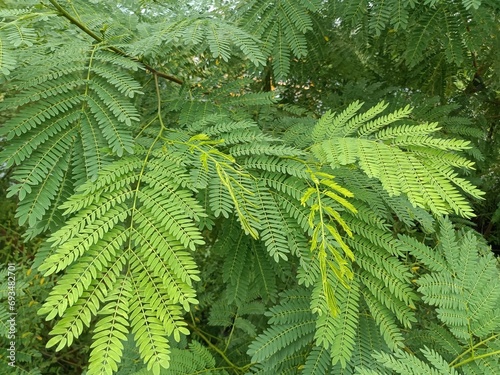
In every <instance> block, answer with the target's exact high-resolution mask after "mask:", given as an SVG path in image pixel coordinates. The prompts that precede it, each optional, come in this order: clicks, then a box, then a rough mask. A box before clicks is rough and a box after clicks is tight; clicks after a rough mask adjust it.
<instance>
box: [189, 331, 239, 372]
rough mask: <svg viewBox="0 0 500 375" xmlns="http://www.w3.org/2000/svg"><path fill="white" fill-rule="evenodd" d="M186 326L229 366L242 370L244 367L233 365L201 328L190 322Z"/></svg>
mask: <svg viewBox="0 0 500 375" xmlns="http://www.w3.org/2000/svg"><path fill="white" fill-rule="evenodd" d="M188 326H189V327H190V328H191V329H192V330H193V331H194V332H195V333H196V334H197V335H198V336H200V337H201V338H202V340H203V341H205V342H206V343H207V344H208V346H209V347H210V348H212V349H213V350H215V351H216V352H217V354H219V355H220V356H221V357H222V359H223V360H224V361H225V362H226V363H227V364H228V365H229V366H231V368H233V369H235V370H237V371H244V370H245V368H246V367H247V366H245V367H240V366H237V365H235V364H234V363H233V362H231V360H230V359H229V358H227V356H226V354H225V353H224V352H223V351H222V350H220V349H219V348H218V347H217V346H216V345H214V344H212V342H211V341H210V340H209V339H208V337H206V336H205V335H204V334H203V333H202V332H201V330H199V329H198V328H197V327H195V326H193V325H192V324H190V323H188Z"/></svg>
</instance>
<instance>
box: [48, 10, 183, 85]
mask: <svg viewBox="0 0 500 375" xmlns="http://www.w3.org/2000/svg"><path fill="white" fill-rule="evenodd" d="M49 2H50V3H51V4H52V5H53V6H54V7H55V8H56V9H57V11H58V12H59V13H60V15H61V16H63V17H64V18H66V19H67V20H68V21H69V22H70V23H72V24H73V25H75V26H76V27H78V28H79V29H80V30H82V31H83V32H84V33H85V34H87V35H89V36H90V37H91V38H92V39H94V40H96V41H98V42H99V43H103V42H104V39H103V38H101V37H100V36H99V35H97V34H96V33H94V32H93V31H92V30H90V29H89V28H87V27H86V26H85V25H83V24H82V23H81V22H80V21H78V20H77V19H76V18H75V17H73V16H72V15H71V14H69V13H68V12H67V11H66V10H65V9H64V8H63V7H62V6H61V5H59V3H58V2H57V1H56V0H49ZM106 48H107V49H109V50H110V51H113V52H115V53H116V54H118V55H120V56H123V57H127V58H129V59H131V60H134V61H138V62H139V63H141V64H142V65H143V66H144V67H145V68H146V70H148V71H150V72H151V73H153V74H155V75H157V76H158V77H162V78H164V79H166V80H168V81H172V82H175V83H177V84H179V85H182V84H183V82H182V80H180V79H179V78H177V77H174V76H171V75H169V74H166V73H163V72H160V71H158V70H156V69H155V68H153V67H152V66H151V65H148V64H146V63H145V62H143V61H142V60H141V59H139V58H137V57H134V56H130V55H129V54H127V53H126V52H125V51H123V50H121V49H119V48H117V47H114V46H106Z"/></svg>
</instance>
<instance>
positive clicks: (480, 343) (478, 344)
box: [450, 333, 500, 366]
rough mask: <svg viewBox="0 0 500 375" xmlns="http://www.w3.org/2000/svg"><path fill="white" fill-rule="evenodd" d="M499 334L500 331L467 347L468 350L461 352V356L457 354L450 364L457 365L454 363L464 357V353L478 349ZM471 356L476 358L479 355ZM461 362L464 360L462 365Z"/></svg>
mask: <svg viewBox="0 0 500 375" xmlns="http://www.w3.org/2000/svg"><path fill="white" fill-rule="evenodd" d="M499 336H500V333H498V334H496V335H493V336H491V337H488V338H487V339H484V340H482V341H480V342H478V343H477V344H476V345H474V346H471V347H470V348H469V349H467V350H466V351H464V352H463V353H462V354H460V355H459V356H457V357H456V358H455V359H454V360H453V361H452V362H451V363H450V365H451V366H455V365H454V363H455V362H457V361H458V360H459V359H460V358H462V357H463V356H464V355H466V354H467V353H469V352H473V351H474V349H476V348H478V347H479V346H481V345H483V344H485V343H487V342H488V341H490V340H493V339H496V338H497V337H499ZM470 358H472V359H475V358H478V357H475V356H474V355H472V356H471V357H470ZM470 358H469V359H470ZM469 362H470V361H469ZM461 364H463V362H460V365H461ZM456 366H458V365H456Z"/></svg>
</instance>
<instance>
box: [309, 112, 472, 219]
mask: <svg viewBox="0 0 500 375" xmlns="http://www.w3.org/2000/svg"><path fill="white" fill-rule="evenodd" d="M359 108H360V104H359V103H354V104H352V105H351V106H350V107H349V108H347V109H346V110H345V111H344V112H342V113H341V114H340V115H338V116H333V117H332V115H331V114H328V113H327V114H326V115H325V117H324V118H323V119H322V120H320V121H319V122H318V125H317V127H316V128H315V130H316V129H317V132H318V133H317V135H316V137H317V139H318V143H316V144H315V145H314V146H313V147H312V150H313V152H314V154H315V155H316V157H317V158H318V159H319V160H321V161H323V162H328V163H330V165H331V166H332V168H337V167H339V166H342V165H349V164H354V163H356V162H358V163H359V166H360V168H361V169H362V170H363V171H364V172H365V173H366V174H367V176H368V177H375V178H377V179H379V180H380V181H381V182H382V186H383V187H384V189H385V190H386V191H387V192H388V193H389V195H399V194H401V193H405V194H406V195H407V196H408V198H409V200H410V201H411V202H412V203H413V204H414V205H415V206H419V207H424V208H428V209H430V210H431V211H432V212H433V213H435V214H443V213H447V212H449V211H451V210H453V211H454V212H456V213H458V214H460V215H462V216H465V217H471V215H473V213H472V210H471V208H470V206H469V204H468V203H467V202H466V201H465V199H464V198H462V197H461V195H460V193H459V190H458V189H457V187H458V188H460V189H462V190H464V191H465V192H467V193H469V194H471V195H472V196H474V197H476V198H480V197H481V196H482V192H480V191H479V190H478V189H476V188H475V187H473V186H472V185H471V184H469V183H468V182H467V181H465V180H464V179H461V178H457V177H456V174H455V172H453V170H452V169H451V167H449V168H447V169H445V170H444V171H441V169H442V166H440V167H437V166H436V167H434V165H435V163H436V161H435V160H434V159H433V158H432V157H431V154H432V153H431V152H429V151H427V152H428V153H429V154H426V153H416V152H413V149H412V147H415V146H417V147H425V148H426V150H430V149H431V148H437V149H441V150H446V151H450V150H464V149H465V148H466V147H467V144H468V142H464V141H458V140H452V139H438V138H433V137H431V136H430V135H428V134H429V133H432V132H434V131H435V130H436V128H435V126H434V125H431V126H427V125H421V126H419V125H416V126H404V127H401V126H400V127H398V128H393V129H394V130H392V131H389V132H387V131H382V130H379V128H380V127H381V126H387V125H388V124H390V123H392V122H393V121H396V120H400V119H401V118H403V117H406V115H407V114H408V113H409V112H408V111H409V110H408V108H407V109H405V110H403V111H401V112H395V114H394V115H393V116H388V118H387V119H383V118H382V120H381V121H380V126H379V125H377V126H375V127H373V126H372V125H368V127H367V128H366V129H367V130H366V131H362V134H364V135H363V136H362V137H360V138H347V137H346V136H347V135H349V134H350V133H351V132H352V131H354V130H356V129H357V128H358V127H359V126H360V124H359V122H360V121H361V119H362V117H359V119H358V118H355V117H354V115H355V113H356V112H357V110H358V109H359ZM382 109H383V107H381V108H378V107H374V109H373V111H374V112H375V113H379V112H380V111H381V110H382ZM368 113H370V111H368ZM367 117H368V118H371V117H372V116H371V115H370V116H367ZM349 119H354V120H349ZM372 123H377V120H372ZM328 124H330V125H329V126H328ZM368 129H370V130H368ZM374 130H379V131H378V134H384V135H383V136H382V137H386V136H388V135H389V134H391V133H392V132H394V131H395V132H397V133H400V134H401V135H398V136H397V137H396V138H393V139H391V138H392V137H390V138H388V139H385V140H384V141H382V140H381V139H376V138H375V139H373V138H371V137H370V134H371V133H372V132H373V131H374ZM381 132H382V133H381ZM403 132H404V133H403ZM414 132H416V133H415V134H418V135H413V134H412V133H414ZM397 133H396V134H397ZM424 133H427V135H424ZM322 134H323V135H324V136H327V137H328V138H330V139H328V140H323V141H320V139H321V137H320V136H321V135H322ZM403 134H405V135H403ZM406 134H407V135H406ZM427 155H428V156H427ZM452 160H453V164H455V165H456V164H458V163H460V162H462V164H460V167H463V168H470V167H471V164H470V162H468V161H466V160H465V159H461V158H455V159H452ZM395 161H396V162H395ZM450 164H451V163H450Z"/></svg>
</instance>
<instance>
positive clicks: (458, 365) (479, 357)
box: [452, 350, 500, 368]
mask: <svg viewBox="0 0 500 375" xmlns="http://www.w3.org/2000/svg"><path fill="white" fill-rule="evenodd" d="M499 354H500V350H497V351H495V352H490V353H484V354H481V355H477V356H471V357H469V358H467V359H466V360H464V361H462V362H459V363H457V364H455V365H453V366H452V367H453V368H457V367H460V366H463V365H465V364H467V363H469V362H473V361H476V360H478V359H482V358H487V357H491V356H492V355H499Z"/></svg>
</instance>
